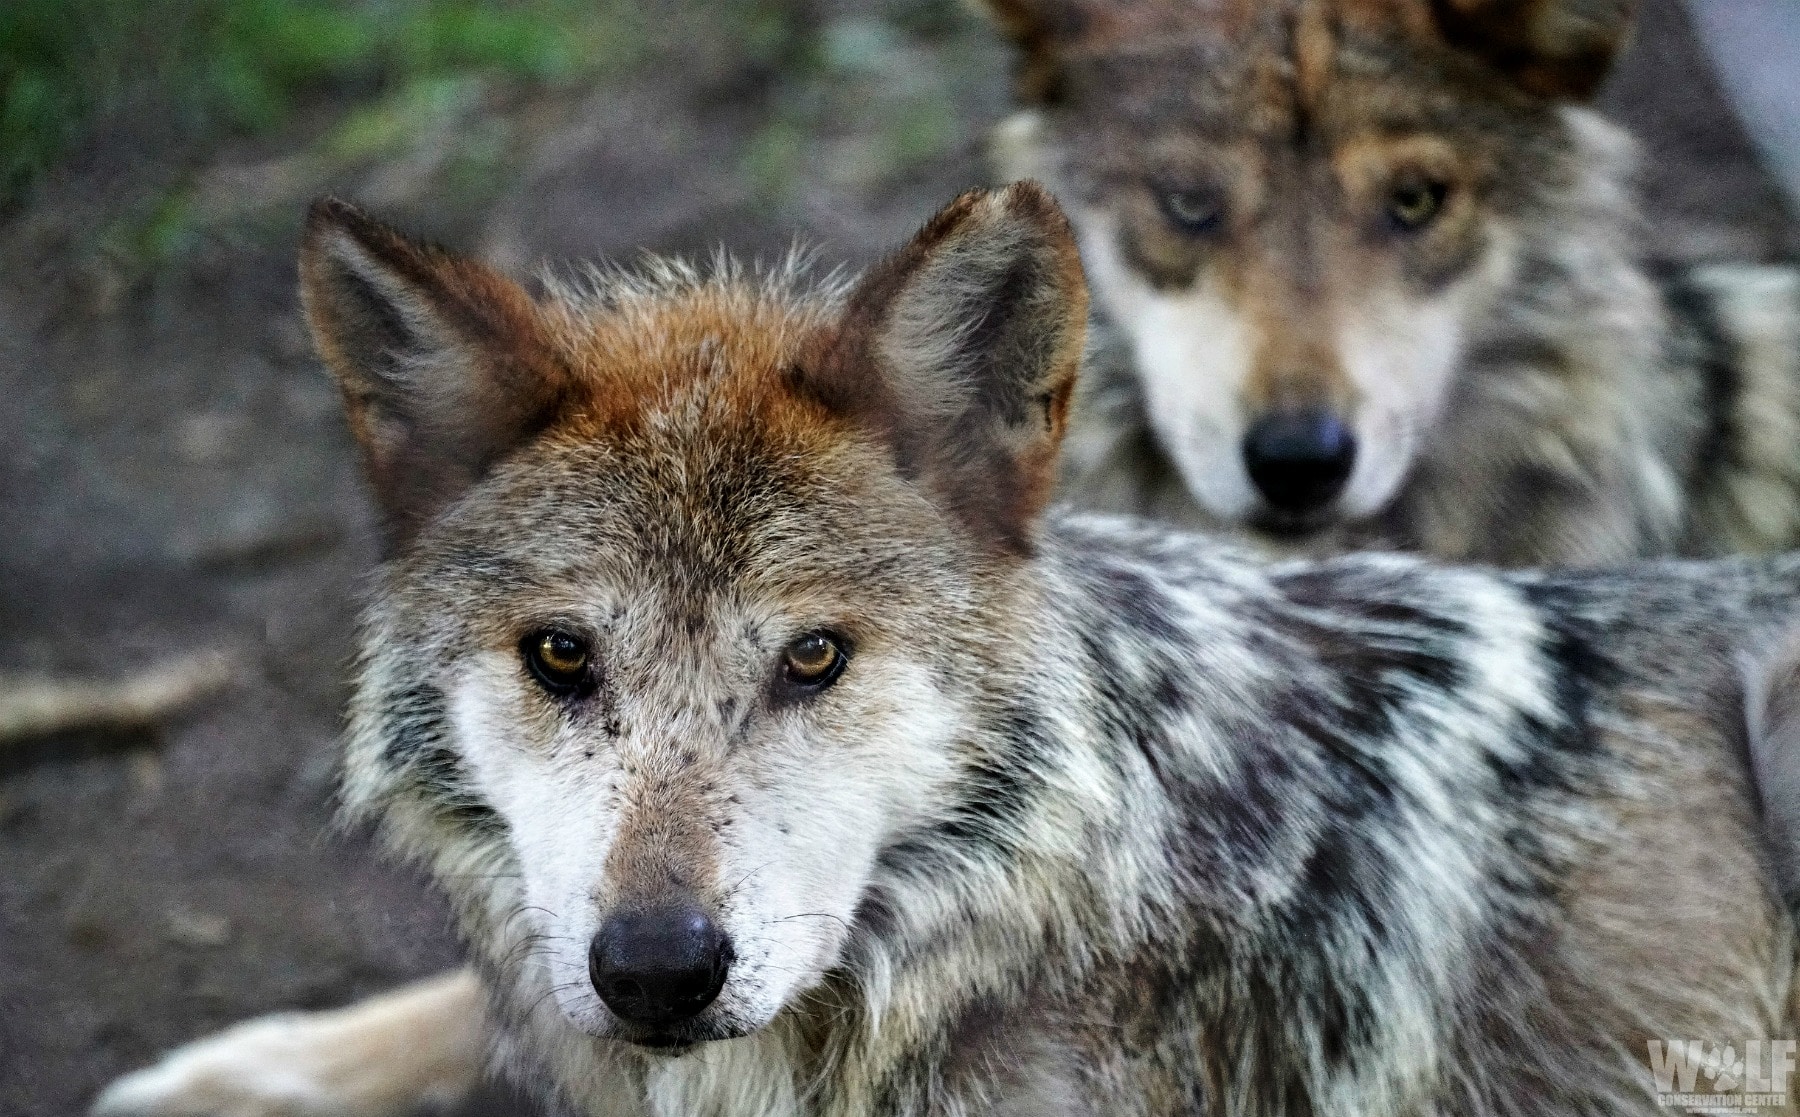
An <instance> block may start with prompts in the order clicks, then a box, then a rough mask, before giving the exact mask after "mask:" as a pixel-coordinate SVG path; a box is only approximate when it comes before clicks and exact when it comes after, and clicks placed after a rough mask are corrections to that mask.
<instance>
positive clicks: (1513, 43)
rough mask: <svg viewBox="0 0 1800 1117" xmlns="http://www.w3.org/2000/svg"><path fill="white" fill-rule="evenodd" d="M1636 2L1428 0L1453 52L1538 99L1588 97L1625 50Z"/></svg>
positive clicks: (1634, 0) (1622, 0)
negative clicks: (1475, 60)
mask: <svg viewBox="0 0 1800 1117" xmlns="http://www.w3.org/2000/svg"><path fill="white" fill-rule="evenodd" d="M1637 5H1638V0H1432V8H1433V10H1434V12H1435V14H1436V16H1437V23H1438V28H1439V30H1441V31H1442V32H1443V35H1444V38H1445V40H1446V41H1448V42H1449V43H1450V45H1451V46H1454V47H1457V48H1459V49H1461V50H1466V51H1469V52H1470V53H1472V54H1474V55H1477V56H1478V57H1481V58H1483V59H1486V60H1487V61H1488V62H1489V63H1490V64H1492V65H1493V66H1494V67H1496V68H1497V69H1499V70H1500V71H1501V72H1502V73H1504V74H1506V75H1507V76H1508V77H1509V78H1511V79H1512V80H1513V81H1514V82H1515V83H1517V84H1518V85H1519V86H1521V87H1522V88H1524V89H1525V90H1526V91H1527V92H1529V93H1534V94H1536V95H1538V96H1540V97H1557V98H1571V99H1581V98H1586V97H1589V96H1591V95H1592V94H1593V93H1594V91H1595V90H1596V89H1598V88H1599V87H1600V82H1601V81H1602V80H1603V79H1604V78H1605V77H1606V73H1607V71H1608V70H1609V69H1611V68H1612V62H1613V58H1614V57H1615V56H1616V55H1617V54H1618V53H1619V49H1620V48H1621V47H1623V46H1624V45H1625V38H1626V36H1627V35H1628V34H1629V33H1630V31H1631V24H1632V18H1633V17H1634V16H1635V15H1636V14H1637Z"/></svg>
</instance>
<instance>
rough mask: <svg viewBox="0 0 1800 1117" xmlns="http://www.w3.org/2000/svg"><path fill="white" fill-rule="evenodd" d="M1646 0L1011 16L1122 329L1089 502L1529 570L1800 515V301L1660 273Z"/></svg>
mask: <svg viewBox="0 0 1800 1117" xmlns="http://www.w3.org/2000/svg"><path fill="white" fill-rule="evenodd" d="M1633 6H1634V5H1633V4H1632V3H1631V2H1630V0H1530V2H1527V0H1430V2H1427V0H1280V2H1269V0H1254V2H1251V0H1241V2H1240V0H1213V2H1207V3H1176V2H1163V0H988V7H989V8H990V9H991V10H992V12H993V13H994V14H995V16H996V17H997V19H998V21H999V22H1000V23H1001V25H1002V26H1003V27H1004V28H1005V29H1006V30H1007V31H1008V32H1009V33H1010V34H1011V35H1012V36H1013V38H1014V39H1015V40H1016V41H1017V42H1018V43H1019V45H1020V47H1021V49H1022V56H1023V57H1022V64H1021V68H1020V76H1019V83H1018V85H1019V90H1020V95H1021V98H1022V99H1023V101H1024V102H1025V104H1026V106H1027V108H1026V111H1024V112H1022V113H1020V114H1019V115H1017V116H1015V117H1014V118H1013V119H1012V120H1010V121H1009V122H1008V123H1006V124H1005V125H1003V126H1002V128H1001V129H1000V132H999V134H998V140H997V144H996V146H997V149H998V155H999V161H1000V163H1001V166H1002V170H1003V172H1004V173H1005V174H1006V175H1007V177H1038V178H1041V179H1042V180H1044V181H1046V182H1048V183H1050V184H1051V185H1052V186H1053V187H1054V189H1055V190H1056V192H1057V194H1058V196H1059V197H1060V198H1061V199H1062V200H1063V201H1064V203H1065V205H1067V206H1068V207H1069V208H1070V213H1071V217H1072V219H1073V220H1074V222H1075V225H1076V228H1077V230H1078V231H1079V234H1080V238H1081V245H1082V251H1083V254H1084V258H1085V260H1086V263H1087V266H1088V271H1089V277H1090V280H1091V282H1092V283H1093V287H1094V292H1095V297H1096V303H1097V306H1098V310H1099V311H1100V313H1101V316H1102V319H1103V324H1104V325H1105V326H1106V327H1107V328H1105V329H1103V331H1102V337H1104V338H1108V339H1109V343H1108V344H1107V345H1105V346H1103V347H1102V352H1101V354H1100V356H1099V358H1098V359H1097V360H1096V362H1095V369H1094V370H1093V373H1094V374H1093V376H1092V380H1091V383H1090V385H1089V389H1088V398H1087V399H1085V400H1084V401H1083V403H1082V405H1081V407H1080V408H1079V411H1078V420H1077V423H1076V426H1075V433H1074V436H1073V438H1072V440H1071V445H1070V452H1069V455H1068V459H1067V467H1068V477H1067V485H1068V491H1069V492H1070V493H1071V494H1073V495H1075V496H1076V497H1077V498H1079V499H1084V500H1091V501H1095V502H1098V503H1100V504H1103V505H1105V506H1108V507H1113V508H1120V509H1125V510H1130V511H1136V512H1145V513H1150V514H1153V515H1156V516H1158V517H1160V518H1166V519H1172V520H1178V521H1182V522H1186V523H1192V524H1197V525H1205V526H1211V527H1225V528H1232V529H1238V530H1241V531H1242V532H1244V533H1245V534H1246V535H1247V536H1249V537H1250V538H1253V539H1255V540H1256V541H1257V542H1259V543H1263V544H1265V545H1274V546H1278V547H1298V548H1303V549H1306V550H1310V551H1314V552H1322V551H1335V550H1341V549H1345V548H1347V547H1352V546H1359V545H1362V546H1367V545H1379V546H1400V547H1405V548H1416V549H1422V550H1425V551H1429V552H1431V553H1434V554H1437V555H1440V556H1447V557H1455V558H1463V559H1477V560H1482V561H1491V562H1500V563H1507V564H1535V563H1597V562H1611V561H1617V560H1620V559H1624V558H1628V557H1631V556H1634V555H1649V554H1665V553H1670V552H1680V553H1687V554H1726V553H1732V552H1744V551H1752V552H1756V551H1770V550H1777V549H1782V548H1785V547H1789V546H1792V545H1794V543H1795V541H1796V538H1797V535H1796V532H1797V530H1800V281H1797V278H1796V275H1795V274H1794V273H1793V272H1792V271H1790V270H1783V269H1773V268H1768V269H1758V268H1751V267H1738V268H1712V269H1704V270H1699V271H1687V272H1682V273H1678V274H1670V275H1663V276H1657V275H1653V274H1652V271H1651V269H1650V268H1649V267H1648V266H1647V265H1646V262H1645V261H1646V255H1647V251H1648V249H1649V248H1650V247H1651V246H1652V245H1653V243H1654V238H1653V237H1651V236H1649V235H1648V231H1647V230H1645V229H1644V228H1643V227H1642V225H1641V223H1640V221H1639V219H1638V217H1637V213H1636V209H1635V206H1634V196H1633V189H1632V185H1631V181H1630V180H1631V173H1630V172H1631V144H1630V142H1629V140H1628V138H1627V137H1626V136H1625V135H1624V134H1623V133H1622V132H1621V131H1619V130H1618V129H1617V128H1614V127H1613V126H1611V125H1609V124H1607V123H1606V122H1605V121H1603V120H1602V119H1601V118H1600V117H1598V116H1596V115H1595V114H1593V113H1592V112H1589V111H1587V110H1586V109H1584V108H1582V107H1580V102H1581V101H1582V100H1584V99H1585V98H1586V97H1587V96H1588V94H1589V93H1590V92H1592V91H1593V89H1594V88H1595V87H1596V86H1597V85H1598V84H1599V81H1600V79H1601V77H1602V76H1603V74H1604V72H1605V70H1606V68H1607V66H1608V64H1609V62H1610V61H1611V59H1612V57H1613V55H1614V53H1615V51H1616V50H1617V49H1618V47H1619V45H1620V44H1621V41H1622V40H1623V38H1624V36H1625V34H1626V32H1627V30H1628V27H1629V22H1630V15H1631V9H1632V8H1633Z"/></svg>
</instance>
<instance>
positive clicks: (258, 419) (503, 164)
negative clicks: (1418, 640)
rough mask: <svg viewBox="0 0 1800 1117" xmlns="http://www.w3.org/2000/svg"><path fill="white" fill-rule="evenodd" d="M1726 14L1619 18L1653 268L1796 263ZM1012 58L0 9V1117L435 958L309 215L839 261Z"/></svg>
mask: <svg viewBox="0 0 1800 1117" xmlns="http://www.w3.org/2000/svg"><path fill="white" fill-rule="evenodd" d="M1738 2H1739V0H1694V5H1695V7H1696V10H1698V11H1700V13H1701V18H1700V19H1698V20H1696V19H1694V18H1692V16H1691V15H1690V14H1689V13H1688V12H1687V11H1686V10H1684V9H1683V8H1681V7H1680V6H1679V5H1678V2H1677V0H1645V11H1644V14H1643V19H1642V22H1641V24H1640V27H1639V30H1638V34H1637V38H1636V40H1635V43H1634V44H1633V46H1632V47H1631V49H1630V51H1629V52H1628V53H1627V55H1626V56H1625V59H1624V61H1623V63H1622V65H1621V66H1620V68H1619V70H1618V71H1617V72H1616V74H1615V75H1614V78H1613V80H1612V81H1611V82H1610V84H1609V85H1608V87H1607V89H1606V91H1605V92H1604V94H1603V96H1602V107H1603V108H1605V109H1606V110H1607V111H1609V112H1610V113H1611V114H1612V115H1614V116H1615V117H1617V118H1620V119H1622V120H1624V121H1625V122H1626V123H1627V124H1628V125H1630V126H1632V127H1633V128H1635V129H1636V130H1637V132H1638V133H1639V135H1640V137H1641V138H1642V139H1643V140H1644V142H1645V145H1646V147H1647V149H1648V151H1649V154H1650V158H1649V160H1648V161H1647V172H1648V173H1647V175H1646V187H1647V190H1648V195H1649V204H1648V208H1649V210H1650V212H1651V215H1652V219H1653V220H1654V222H1655V223H1656V227H1657V229H1658V249H1659V251H1661V252H1663V253H1665V254H1667V255H1668V256H1670V257H1671V258H1674V259H1680V260H1689V261H1691V260H1698V259H1709V258H1717V259H1782V258H1785V259H1795V258H1800V228H1797V227H1796V224H1795V223H1794V222H1793V221H1792V220H1791V219H1790V217H1789V216H1788V214H1787V212H1786V209H1785V208H1784V198H1783V195H1782V193H1781V190H1780V188H1779V187H1778V185H1777V180H1776V178H1775V177H1774V176H1772V175H1771V174H1770V173H1769V171H1768V170H1767V169H1766V166H1765V164H1764V162H1763V161H1761V160H1759V157H1758V155H1757V149H1756V146H1755V144H1754V143H1752V142H1751V141H1750V140H1749V139H1748V138H1747V135H1746V131H1745V129H1744V128H1743V127H1742V126H1741V125H1740V123H1739V120H1738V117H1737V116H1736V115H1735V114H1734V113H1733V111H1732V109H1731V107H1730V105H1729V104H1728V102H1727V98H1726V95H1725V94H1724V93H1723V92H1722V90H1723V89H1725V88H1726V87H1727V84H1729V85H1730V86H1731V88H1733V90H1734V93H1735V95H1736V96H1739V97H1740V98H1751V99H1754V97H1756V96H1764V100H1765V101H1767V96H1766V95H1760V94H1756V93H1755V92H1754V90H1755V89H1758V88H1774V89H1775V90H1776V93H1775V94H1774V97H1775V100H1774V102H1773V103H1774V104H1775V106H1776V111H1775V113H1774V118H1775V119H1776V120H1777V121H1779V120H1781V119H1783V117H1782V114H1781V112H1780V102H1781V90H1782V89H1783V88H1785V89H1786V90H1787V91H1788V92H1787V95H1788V96H1789V98H1790V101H1789V104H1790V107H1791V108H1792V112H1791V113H1789V114H1788V115H1787V116H1786V117H1785V119H1786V120H1787V121H1788V126H1789V127H1792V126H1793V125H1792V122H1793V121H1795V120H1800V105H1797V104H1794V103H1793V101H1792V97H1793V95H1794V88H1795V85H1796V83H1797V82H1800V78H1797V77H1795V74H1796V73H1800V68H1796V67H1795V66H1794V61H1793V56H1792V55H1791V54H1784V53H1782V52H1773V53H1771V52H1770V51H1768V50H1766V49H1763V50H1762V51H1761V54H1760V55H1759V53H1758V49H1759V46H1762V47H1766V41H1765V40H1759V39H1758V37H1757V36H1756V35H1755V34H1754V33H1751V34H1749V35H1747V36H1742V35H1741V36H1740V39H1742V40H1743V41H1742V42H1741V43H1740V44H1739V46H1738V47H1736V48H1733V47H1732V46H1731V44H1730V43H1729V42H1727V41H1725V39H1724V38H1722V37H1721V33H1719V32H1718V31H1717V30H1716V29H1714V30H1712V31H1708V33H1707V37H1706V38H1705V40H1704V42H1703V41H1702V39H1701V38H1700V37H1699V36H1698V35H1697V34H1696V28H1697V27H1698V28H1705V27H1707V26H1708V17H1707V14H1706V10H1705V9H1706V6H1710V5H1728V4H1735V3H1738ZM1743 2H1744V3H1746V4H1748V3H1750V2H1751V0H1743ZM1773 2H1774V3H1777V4H1779V3H1784V2H1791V0H1773ZM1713 22H1717V21H1716V20H1714V21H1713ZM1728 32H1729V28H1728V29H1727V33H1726V34H1728ZM1733 49H1736V50H1737V51H1738V53H1736V54H1732V53H1731V52H1732V50H1733ZM1746 51H1747V52H1748V53H1747V54H1746V53H1745V52H1746ZM1709 52H1712V53H1709ZM1715 54H1716V55H1717V57H1718V58H1720V59H1723V60H1724V72H1725V73H1727V74H1728V75H1730V76H1731V79H1732V80H1731V82H1729V83H1724V84H1722V83H1721V81H1720V79H1719V78H1718V77H1717V76H1716V75H1717V74H1718V73H1719V72H1720V70H1719V68H1717V67H1715V66H1714V64H1713V62H1712V61H1711V59H1712V58H1713V57H1714V55H1715ZM1008 62H1009V59H1008V54H1007V51H1006V50H1005V49H1004V47H1003V45H1002V44H1001V43H1000V42H999V40H998V39H997V38H996V37H995V36H994V35H993V34H992V33H991V31H990V30H989V29H988V28H987V27H986V26H985V25H984V24H983V23H982V22H981V20H980V19H978V18H977V17H976V16H974V15H973V14H971V12H970V11H969V10H967V9H966V8H964V7H963V6H961V5H960V4H959V3H957V2H956V0H869V2H863V3H856V2H851V0H724V2H720V3H712V4H705V3H701V2H699V0H641V2H634V0H520V2H515V3H476V2H474V0H367V2H345V0H340V2H325V0H185V2H174V0H163V2H157V0H72V2H71V0H0V676H3V677H4V680H5V681H4V682H3V683H0V1114H4V1115H8V1117H10V1115H13V1114H18V1115H34V1117H35V1115H58V1117H63V1115H67V1114H72V1113H78V1112H80V1111H81V1109H82V1107H83V1106H84V1105H85V1104H86V1102H87V1100H88V1099H89V1098H90V1097H91V1096H92V1094H93V1093H94V1092H95V1091H96V1090H97V1089H98V1087H99V1086H100V1085H101V1084H103V1083H104V1082H105V1081H107V1080H108V1079H110V1078H112V1077H114V1076H116V1075H117V1074H119V1073H121V1072H123V1071H126V1070H129V1069H132V1068H133V1067H136V1066H138V1065H141V1064H142V1063H144V1062H146V1061H148V1060H149V1059H151V1058H152V1057H154V1056H155V1055H156V1054H157V1053H158V1052H160V1051H162V1050H164V1049H165V1048H167V1047H169V1046H171V1045H173V1044H176V1043H179V1042H181V1041H183V1040H186V1039H190V1038H193V1037H195V1036H198V1035H201V1034H204V1033H207V1032H210V1031H213V1030H215V1029H217V1028H219V1027H221V1026H223V1025H225V1024H228V1023H231V1022H233V1021H235V1020H238V1019H241V1018H243V1017H246V1016H250V1015H254V1014H257V1013H261V1012H267V1011H271V1010H275V1009H287V1008H315V1007H325V1006H332V1005H337V1004H341V1003H344V1002H346V1001H349V1000H351V999H353V998H355V997H358V996H361V995H364V994H367V993H371V992H375V991H377V990H380V989H384V988H387V987H389V986H392V985H394V984H396V983H398V982H400V981H402V980H404V979H406V978H409V977H413V976H417V975H420V974H424V973H429V972H433V971H435V970H437V969H440V968H443V967H445V966H449V965H452V964H454V962H455V961H456V957H457V953H456V950H455V947H454V944H453V942H452V941H451V939H450V938H449V936H448V934H447V933H446V925H445V916H444V913H443V910H442V908H441V907H440V905H438V904H437V903H436V902H435V901H434V900H433V899H432V898H431V897H430V895H429V894H428V893H427V892H426V891H425V890H424V889H423V888H422V886H421V885H420V884H419V882H418V881H417V880H416V879H415V878H414V877H413V876H411V875H410V874H408V873H407V872H405V871H404V870H399V869H394V868H391V867H385V866H383V865H381V864H380V863H379V862H378V861H377V859H376V858H375V857H373V856H372V855H371V853H370V851H369V849H368V846H367V841H366V838H365V836H362V835H355V834H352V835H338V834H334V833H333V832H332V831H331V828H330V825H329V820H330V815H331V794H332V786H333V761H334V748H333V739H334V734H335V732H336V730H337V727H338V719H339V708H340V705H341V703H342V700H343V698H344V693H345V692H344V686H343V676H344V666H345V660H346V656H347V654H348V650H349V645H350V634H351V628H352V624H353V618H354V611H355V597H356V592H357V587H358V585H359V579H360V577H361V576H362V574H363V573H364V572H365V571H366V570H367V569H368V567H369V565H370V564H371V562H372V561H373V557H374V548H373V544H372V534H371V518H370V515H369V511H368V508H367V504H366V501H365V499H364V496H363V494H362V492H361V489H360V487H359V484H358V480H357V477H356V474H355V463H354V460H353V456H352V453H351V446H350V442H349V438H348V435H347V433H346V432H345V430H344V428H343V426H342V423H341V420H340V417H339V412H338V402H337V399H336V397H335V394H334V391H333V389H332V388H331V386H330V385H329V383H328V382H327V381H326V379H325V376H324V374H323V373H322V372H321V370H320V369H319V368H318V366H317V365H316V363H315V361H314V360H313V358H312V356H311V353H310V350H309V348H308V344H307V341H306V338H305V335H304V331H303V328H302V326H301V323H300V320H299V317H298V313H297V305H296V297H295V291H294V279H293V256H294V244H295V238H296V236H297V233H298V230H299V224H300V217H301V214H302V212H303V210H304V207H305V204H306V202H307V200H308V199H309V198H311V197H312V196H314V195H317V194H320V193H324V192H332V193H338V194H341V195H343V196H345V197H349V198H353V199H355V200H358V201H360V202H361V203H363V204H364V205H366V206H367V207H369V208H371V209H372V210H374V211H375V212H377V213H378V214H380V215H382V216H384V217H386V218H388V219H390V220H393V221H395V222H397V223H399V224H401V225H403V226H405V227H407V228H410V229H411V230H413V231H415V232H418V233H422V234H425V235H428V236H430V237H432V238H435V239H437V240H440V241H443V242H445V243H448V244H450V245H452V246H454V247H457V248H460V249H465V250H469V251H473V252H477V253H479V254H481V255H483V256H485V257H487V258H488V259H491V260H493V261H495V262H497V263H500V264H502V265H504V266H507V267H509V268H514V269H520V270H528V269H531V268H534V267H536V266H538V265H539V264H540V263H541V262H544V261H554V260H566V259H579V258H585V257H592V256H597V255H608V256H615V257H622V258H629V257H630V255H632V254H633V253H635V252H636V251H638V250H639V249H652V250H656V251H676V252H704V251H708V250H710V249H711V248H712V247H713V246H715V245H717V244H720V243H723V244H726V245H729V246H730V247H732V248H733V249H734V250H735V251H737V252H739V253H740V254H742V255H745V256H754V255H758V254H760V255H763V256H765V257H768V256H772V255H774V254H777V253H779V252H781V251H783V250H785V249H786V248H787V247H788V245H789V244H790V243H792V242H793V241H794V240H796V239H798V240H800V241H801V242H803V243H807V244H811V245H815V246H817V248H818V249H819V252H820V255H821V257H822V259H823V261H824V262H826V263H837V262H847V263H851V264H856V263H863V262H867V261H868V260H870V259H871V258H872V257H873V256H874V255H875V254H876V253H878V252H879V251H880V250H881V249H883V248H884V247H887V246H890V245H892V244H894V243H895V242H897V241H900V240H902V239H904V238H905V237H906V236H907V235H908V234H909V233H910V232H911V230H912V229H913V228H914V227H915V226H916V225H917V224H918V223H920V222H921V221H923V220H924V219H925V218H926V217H927V216H929V215H930V214H931V212H932V211H933V210H934V209H935V208H936V207H937V206H939V205H940V204H942V203H943V202H944V201H946V200H948V199H949V198H950V197H951V196H952V195H954V194H955V193H957V192H958V191H959V190H961V189H963V188H965V187H967V186H969V185H973V184H976V183H980V182H983V181H986V179H987V175H986V172H985V168H984V166H983V161H982V146H983V137H984V135H985V133H986V131H987V130H988V129H989V128H990V127H991V126H992V125H993V124H994V123H995V122H996V121H997V120H998V119H999V118H1000V117H1001V116H1002V115H1003V114H1004V113H1005V111H1006V107H1007V93H1008V80H1007V79H1008ZM1765 72H1766V73H1774V74H1777V75H1778V77H1779V75H1781V74H1785V75H1786V77H1785V81H1786V85H1785V86H1783V85H1782V84H1781V80H1777V81H1775V82H1774V83H1773V84H1772V85H1771V83H1770V82H1766V81H1765V82H1761V83H1760V84H1757V83H1756V82H1755V81H1751V82H1750V83H1749V85H1748V86H1746V83H1745V80H1744V79H1745V78H1746V76H1748V77H1749V78H1751V79H1754V78H1756V77H1757V76H1758V75H1762V74H1764V73H1765ZM1739 87H1747V88H1752V92H1751V93H1749V94H1746V93H1743V92H1742V90H1741V89H1740V88H1739ZM1747 103H1748V102H1747ZM1749 119H1752V120H1754V119H1756V117H1755V116H1754V115H1752V116H1750V117H1749ZM1757 134H1758V135H1759V136H1763V137H1765V139H1766V138H1767V136H1768V132H1767V131H1766V127H1759V128H1758V131H1757ZM1769 150H1773V151H1777V152H1779V151H1781V150H1791V148H1783V147H1782V146H1781V145H1780V144H1779V142H1775V143H1773V144H1772V146H1771V147H1770V148H1769ZM470 1112H472V1113H473V1112H481V1113H525V1112H527V1110H525V1109H524V1108H523V1107H521V1106H519V1105H518V1103H516V1102H515V1101H513V1100H511V1099H507V1098H503V1097H488V1098H484V1099H482V1100H481V1101H479V1102H478V1103H477V1104H476V1105H475V1106H474V1107H472V1108H471V1110H470Z"/></svg>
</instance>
